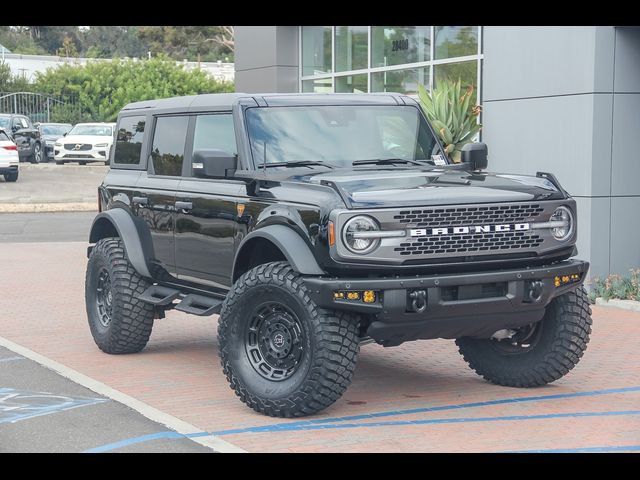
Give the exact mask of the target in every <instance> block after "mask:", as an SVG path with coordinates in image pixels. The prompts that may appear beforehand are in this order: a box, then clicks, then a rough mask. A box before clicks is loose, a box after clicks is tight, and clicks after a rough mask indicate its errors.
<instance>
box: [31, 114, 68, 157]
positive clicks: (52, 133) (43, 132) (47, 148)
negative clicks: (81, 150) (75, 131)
mask: <svg viewBox="0 0 640 480" xmlns="http://www.w3.org/2000/svg"><path fill="white" fill-rule="evenodd" d="M36 127H37V128H38V130H39V131H40V138H41V139H42V141H43V142H44V155H43V157H42V160H43V161H45V162H48V161H49V160H53V146H54V144H55V143H56V140H58V139H59V138H62V137H64V136H65V135H66V134H67V133H69V131H70V130H71V129H72V128H73V125H71V124H70V123H38V124H36Z"/></svg>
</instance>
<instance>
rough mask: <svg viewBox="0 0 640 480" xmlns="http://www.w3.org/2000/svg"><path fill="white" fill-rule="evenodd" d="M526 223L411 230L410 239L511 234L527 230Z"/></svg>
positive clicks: (527, 225)
mask: <svg viewBox="0 0 640 480" xmlns="http://www.w3.org/2000/svg"><path fill="white" fill-rule="evenodd" d="M529 228H530V227H529V224H528V223H513V224H508V223H507V224H502V225H472V226H469V227H440V228H412V229H411V230H409V234H410V235H411V236H412V237H427V236H434V235H436V236H437V235H464V234H467V233H489V232H511V231H522V230H529Z"/></svg>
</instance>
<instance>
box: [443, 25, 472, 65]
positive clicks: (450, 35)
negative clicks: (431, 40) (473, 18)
mask: <svg viewBox="0 0 640 480" xmlns="http://www.w3.org/2000/svg"><path fill="white" fill-rule="evenodd" d="M477 54H478V27H471V26H470V27H436V59H440V58H453V57H464V56H467V55H477Z"/></svg>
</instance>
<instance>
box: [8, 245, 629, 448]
mask: <svg viewBox="0 0 640 480" xmlns="http://www.w3.org/2000/svg"><path fill="white" fill-rule="evenodd" d="M85 252H86V245H85V244H83V243H32V244H9V243H5V244H2V245H0V265H1V267H0V315H1V317H0V318H1V322H0V336H2V337H5V338H8V339H9V340H11V341H13V342H16V343H18V344H20V345H23V346H25V347H28V348H30V349H32V350H35V351H36V352H38V353H40V354H43V355H45V356H47V357H49V358H51V359H54V360H56V361H58V362H61V363H63V364H65V365H67V366H69V367H71V368H73V369H75V370H77V371H79V372H81V373H83V374H85V375H89V376H91V377H93V378H95V379H97V380H99V381H101V382H104V383H106V384H107V385H109V386H111V387H113V388H116V389H118V390H120V391H122V392H124V393H126V394H128V395H131V396H133V397H135V398H137V399H139V400H141V401H143V402H146V403H148V404H149V405H151V406H153V407H156V408H159V409H161V410H163V411H165V412H167V413H169V414H171V415H174V416H176V417H178V418H181V419H183V420H185V421H187V422H189V423H192V424H194V425H196V426H197V427H199V428H202V429H203V430H204V431H210V432H218V434H219V435H222V438H224V440H226V441H229V442H231V443H234V444H236V445H238V446H239V447H241V448H244V449H246V450H248V451H268V452H271V451H277V452H287V451H294V452H316V451H320V452H324V451H338V452H348V451H366V452H377V451H421V452H422V451H512V450H517V451H521V450H525V451H529V450H576V449H591V450H595V451H599V450H616V449H617V450H623V451H632V450H638V449H640V313H634V312H628V311H624V310H618V309H608V308H603V307H593V312H594V325H593V335H592V340H591V343H590V344H589V348H588V350H587V352H586V354H585V357H584V358H583V360H582V362H581V363H580V364H579V365H578V366H577V367H576V369H574V370H573V371H572V372H571V373H570V374H569V375H568V376H566V377H564V378H563V379H561V380H559V381H557V382H555V383H554V384H552V385H548V386H546V387H543V388H538V389H512V388H506V387H499V386H495V385H491V384H489V383H487V382H485V381H483V380H482V379H481V378H479V377H477V376H476V375H475V374H474V373H473V372H471V371H470V370H469V368H468V367H467V366H466V364H465V363H464V362H463V361H462V359H461V358H460V356H459V355H458V353H457V351H456V349H455V346H454V344H453V342H452V341H445V340H437V341H425V342H412V343H407V344H405V345H403V346H401V347H397V348H390V349H384V348H382V347H380V346H378V345H366V346H364V347H363V348H362V351H361V355H360V358H359V361H358V366H357V370H356V373H355V378H354V382H353V384H352V385H351V387H350V388H349V389H348V390H347V392H346V394H345V395H344V396H343V398H342V399H341V400H339V401H338V402H337V403H336V404H334V405H333V406H332V407H330V408H329V409H327V410H325V411H324V412H322V413H321V414H319V415H317V416H314V417H311V418H306V419H302V420H283V419H274V418H269V417H265V416H262V415H259V414H257V413H254V412H253V411H252V410H250V409H248V408H247V407H246V406H244V404H242V403H241V402H240V401H239V400H238V399H237V398H236V397H235V395H234V393H233V392H232V391H231V390H230V388H229V387H228V384H227V382H226V380H225V378H224V377H223V375H222V371H221V368H220V364H219V360H218V351H217V340H216V320H215V319H212V318H199V317H193V316H188V315H184V314H181V313H180V312H170V313H169V314H168V315H167V318H166V319H162V320H157V321H156V324H155V326H154V330H153V334H152V336H151V340H150V342H149V345H148V346H147V348H146V349H145V350H144V351H143V352H141V353H139V354H135V355H121V356H110V355H106V354H104V353H102V352H101V351H99V350H98V349H97V347H96V346H95V344H94V343H93V339H92V338H91V335H90V333H89V328H88V326H87V322H86V314H85V311H84V271H85V265H86V257H85ZM0 368H10V364H6V365H0ZM585 392H586V393H585ZM534 397H539V398H537V399H536V398H534ZM550 397H551V398H550ZM504 399H506V400H507V401H505V402H496V401H499V400H504ZM509 399H513V400H514V401H508V400H509ZM518 399H519V400H520V401H515V400H518ZM522 400H525V401H522ZM477 402H487V403H486V404H481V405H474V403H477ZM468 404H471V405H468ZM414 409H415V410H414ZM407 410H409V411H407ZM351 416H355V418H346V419H345V418H343V417H351ZM274 425H278V426H279V427H273V426H274ZM252 427H267V428H265V429H263V430H262V431H260V429H259V428H252ZM320 427H323V428H320ZM236 429H246V430H240V431H238V430H236ZM234 432H235V433H234Z"/></svg>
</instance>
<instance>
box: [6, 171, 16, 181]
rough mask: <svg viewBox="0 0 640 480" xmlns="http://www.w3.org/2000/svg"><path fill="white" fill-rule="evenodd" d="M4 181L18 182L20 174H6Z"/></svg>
mask: <svg viewBox="0 0 640 480" xmlns="http://www.w3.org/2000/svg"><path fill="white" fill-rule="evenodd" d="M4 180H5V182H15V181H16V180H18V172H12V173H5V174H4Z"/></svg>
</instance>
